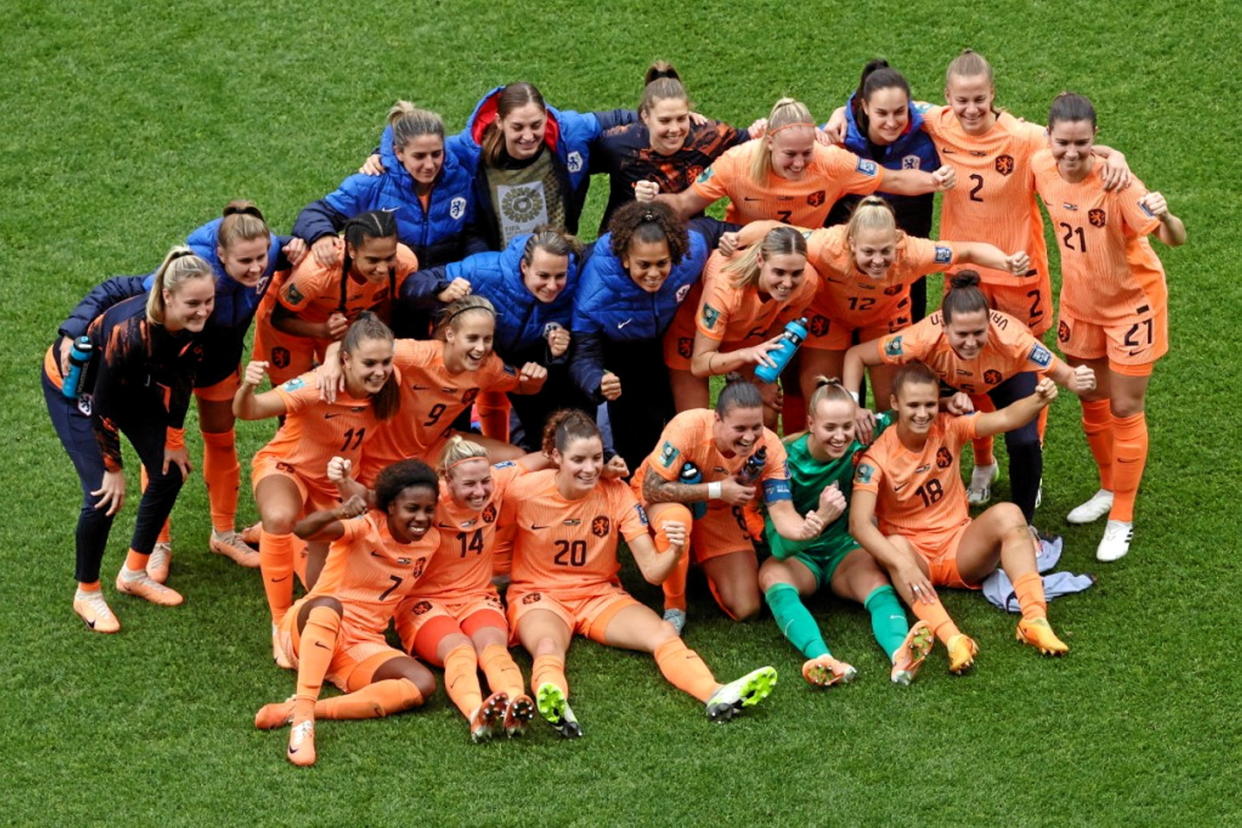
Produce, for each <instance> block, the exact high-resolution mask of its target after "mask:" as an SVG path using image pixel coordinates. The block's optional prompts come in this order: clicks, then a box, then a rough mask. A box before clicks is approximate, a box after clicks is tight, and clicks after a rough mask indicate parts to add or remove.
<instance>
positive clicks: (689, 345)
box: [677, 336, 694, 359]
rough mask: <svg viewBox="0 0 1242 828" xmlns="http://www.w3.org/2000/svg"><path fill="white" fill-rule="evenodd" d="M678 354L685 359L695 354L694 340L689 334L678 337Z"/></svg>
mask: <svg viewBox="0 0 1242 828" xmlns="http://www.w3.org/2000/svg"><path fill="white" fill-rule="evenodd" d="M677 355H678V356H680V357H684V358H685V359H689V358H690V357H692V356H694V340H693V339H691V338H690V337H688V336H679V337H677Z"/></svg>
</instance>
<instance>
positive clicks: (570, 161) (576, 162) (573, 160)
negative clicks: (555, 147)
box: [565, 150, 582, 173]
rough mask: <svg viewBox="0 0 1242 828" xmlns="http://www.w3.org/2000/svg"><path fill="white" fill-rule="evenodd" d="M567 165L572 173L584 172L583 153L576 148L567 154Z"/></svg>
mask: <svg viewBox="0 0 1242 828" xmlns="http://www.w3.org/2000/svg"><path fill="white" fill-rule="evenodd" d="M565 166H566V167H568V168H569V171H570V172H571V173H579V172H582V153H580V152H578V151H577V150H574V151H573V152H571V153H570V154H569V155H567V156H565Z"/></svg>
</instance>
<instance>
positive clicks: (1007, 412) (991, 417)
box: [859, 377, 1057, 543]
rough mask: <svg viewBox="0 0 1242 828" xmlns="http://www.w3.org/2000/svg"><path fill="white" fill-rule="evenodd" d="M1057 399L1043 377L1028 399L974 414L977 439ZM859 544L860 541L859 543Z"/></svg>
mask: <svg viewBox="0 0 1242 828" xmlns="http://www.w3.org/2000/svg"><path fill="white" fill-rule="evenodd" d="M1056 398H1057V385H1056V383H1055V382H1053V381H1052V379H1051V378H1049V377H1044V378H1043V379H1041V380H1040V381H1039V384H1038V385H1036V386H1035V393H1034V394H1031V395H1030V396H1029V397H1023V398H1022V399H1020V400H1017V401H1015V402H1012V403H1010V404H1009V405H1007V406H1005V407H1004V408H1002V409H1001V410H999V411H988V412H985V413H982V414H975V415H973V416H974V417H975V434H976V435H977V436H979V437H991V436H992V435H993V434H1001V433H1004V432H1007V431H1013V430H1014V429H1015V428H1021V427H1022V426H1024V425H1026V424H1027V423H1029V422H1030V421H1031V420H1033V419H1035V417H1036V416H1037V415H1038V414H1039V412H1040V411H1042V410H1043V409H1044V408H1046V407H1047V406H1048V405H1049V404H1051V402H1052V401H1053V400H1055V399H1056ZM859 542H860V543H861V541H859Z"/></svg>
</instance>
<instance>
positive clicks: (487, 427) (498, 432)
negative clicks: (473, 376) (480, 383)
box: [474, 391, 509, 443]
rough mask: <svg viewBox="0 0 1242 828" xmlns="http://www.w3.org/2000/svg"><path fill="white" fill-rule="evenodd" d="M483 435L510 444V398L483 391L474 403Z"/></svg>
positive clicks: (496, 392)
mask: <svg viewBox="0 0 1242 828" xmlns="http://www.w3.org/2000/svg"><path fill="white" fill-rule="evenodd" d="M474 410H475V412H476V413H477V414H478V415H479V425H480V426H482V427H483V434H484V435H485V436H487V437H491V438H492V439H493V440H500V441H501V442H503V443H507V442H509V397H508V396H506V395H505V394H504V393H503V392H499V391H481V392H479V396H478V397H477V398H476V400H475V403H474Z"/></svg>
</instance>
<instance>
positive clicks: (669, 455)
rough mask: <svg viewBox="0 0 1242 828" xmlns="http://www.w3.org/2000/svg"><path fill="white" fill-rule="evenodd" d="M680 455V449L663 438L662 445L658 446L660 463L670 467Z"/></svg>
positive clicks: (667, 467)
mask: <svg viewBox="0 0 1242 828" xmlns="http://www.w3.org/2000/svg"><path fill="white" fill-rule="evenodd" d="M680 455H681V450H680V449H678V448H677V446H675V445H673V444H672V443H670V442H669V441H668V440H665V441H664V445H662V446H660V465H662V466H664V468H666V469H671V468H672V467H673V463H674V462H675V461H676V460H677V458H678V457H679V456H680Z"/></svg>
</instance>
